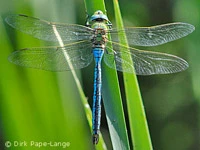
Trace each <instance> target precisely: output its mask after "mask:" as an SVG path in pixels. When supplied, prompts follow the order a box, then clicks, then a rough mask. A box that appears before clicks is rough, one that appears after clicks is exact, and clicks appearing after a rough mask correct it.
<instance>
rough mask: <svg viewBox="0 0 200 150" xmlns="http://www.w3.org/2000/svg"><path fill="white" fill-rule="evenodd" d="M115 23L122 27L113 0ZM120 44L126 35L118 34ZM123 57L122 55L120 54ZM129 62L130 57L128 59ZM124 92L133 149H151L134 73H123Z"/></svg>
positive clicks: (124, 40)
mask: <svg viewBox="0 0 200 150" xmlns="http://www.w3.org/2000/svg"><path fill="white" fill-rule="evenodd" d="M113 3H114V11H115V18H116V24H117V27H118V28H119V29H122V28H123V21H122V17H121V13H120V9H119V4H118V1H117V0H113ZM119 38H120V42H121V44H123V45H125V46H128V44H127V40H126V35H125V34H124V35H120V36H119ZM122 57H123V56H122ZM130 63H132V62H131V59H130ZM123 77H124V86H125V92H126V100H127V108H128V115H129V122H130V129H131V136H132V139H133V140H132V143H133V146H134V150H152V149H153V148H152V144H151V139H150V135H149V130H148V126H147V120H146V116H145V111H144V106H143V102H142V98H141V94H140V90H139V85H138V81H137V77H136V75H135V74H128V73H123Z"/></svg>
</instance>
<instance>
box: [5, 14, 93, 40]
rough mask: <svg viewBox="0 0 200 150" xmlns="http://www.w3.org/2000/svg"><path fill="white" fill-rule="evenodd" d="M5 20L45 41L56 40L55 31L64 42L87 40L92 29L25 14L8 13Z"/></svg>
mask: <svg viewBox="0 0 200 150" xmlns="http://www.w3.org/2000/svg"><path fill="white" fill-rule="evenodd" d="M5 21H6V22H7V23H8V24H9V25H10V26H11V27H13V28H15V29H18V30H20V31H21V32H24V33H26V34H30V35H32V36H33V37H35V38H38V39H41V40H45V41H54V42H57V41H58V38H57V36H56V33H55V32H58V33H59V35H60V37H61V39H62V41H64V42H71V41H79V40H89V39H90V38H91V35H92V33H93V29H91V28H88V27H85V26H82V25H75V24H61V23H53V22H48V21H45V20H40V19H38V18H33V17H29V16H26V15H10V16H8V17H7V18H6V19H5ZM55 30H56V31H55Z"/></svg>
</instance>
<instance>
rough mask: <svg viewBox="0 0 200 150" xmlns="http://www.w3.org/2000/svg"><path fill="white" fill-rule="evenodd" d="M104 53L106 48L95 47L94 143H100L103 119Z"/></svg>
mask: <svg viewBox="0 0 200 150" xmlns="http://www.w3.org/2000/svg"><path fill="white" fill-rule="evenodd" d="M103 54H104V49H103V48H100V47H97V48H94V49H93V55H94V59H95V68H94V92H93V110H92V125H93V126H92V130H93V143H98V136H99V130H100V121H101V87H102V78H101V60H102V57H103Z"/></svg>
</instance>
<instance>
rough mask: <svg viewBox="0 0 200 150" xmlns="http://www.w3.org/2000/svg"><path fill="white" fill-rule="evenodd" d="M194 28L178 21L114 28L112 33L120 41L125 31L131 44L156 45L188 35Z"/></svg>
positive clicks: (113, 37) (113, 38)
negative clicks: (149, 25)
mask: <svg viewBox="0 0 200 150" xmlns="http://www.w3.org/2000/svg"><path fill="white" fill-rule="evenodd" d="M194 30H195V27H194V26H193V25H191V24H187V23H181V22H178V23H169V24H163V25H158V26H152V27H130V28H124V30H117V29H113V30H111V31H110V33H111V37H112V41H118V36H119V35H121V34H124V33H125V34H126V36H127V40H128V42H129V44H130V45H138V46H156V45H161V44H164V43H167V42H170V41H174V40H177V39H179V38H182V37H184V36H187V35H188V34H190V33H192V32H193V31H194Z"/></svg>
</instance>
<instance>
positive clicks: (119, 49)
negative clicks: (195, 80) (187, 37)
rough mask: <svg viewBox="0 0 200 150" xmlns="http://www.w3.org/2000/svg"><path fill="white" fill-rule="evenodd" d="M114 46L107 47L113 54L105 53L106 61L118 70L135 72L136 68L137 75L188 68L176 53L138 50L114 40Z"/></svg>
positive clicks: (166, 72) (163, 72)
mask: <svg viewBox="0 0 200 150" xmlns="http://www.w3.org/2000/svg"><path fill="white" fill-rule="evenodd" d="M108 45H109V44H108ZM112 46H113V49H112V48H111V47H110V46H107V47H106V49H108V51H113V54H110V53H105V55H104V62H105V63H106V65H108V66H109V67H110V68H113V69H117V70H118V71H122V72H128V73H133V70H135V73H136V74H137V75H152V74H169V73H175V72H180V71H183V70H185V69H187V68H188V63H187V62H186V61H185V60H183V59H182V58H179V57H177V56H174V55H170V54H165V53H158V52H149V51H143V50H137V49H134V48H130V47H126V46H123V45H120V44H118V43H115V42H112ZM129 50H130V51H129ZM122 56H123V58H122ZM130 59H131V60H132V62H133V64H132V63H130ZM114 61H115V64H116V66H115V64H114Z"/></svg>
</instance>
